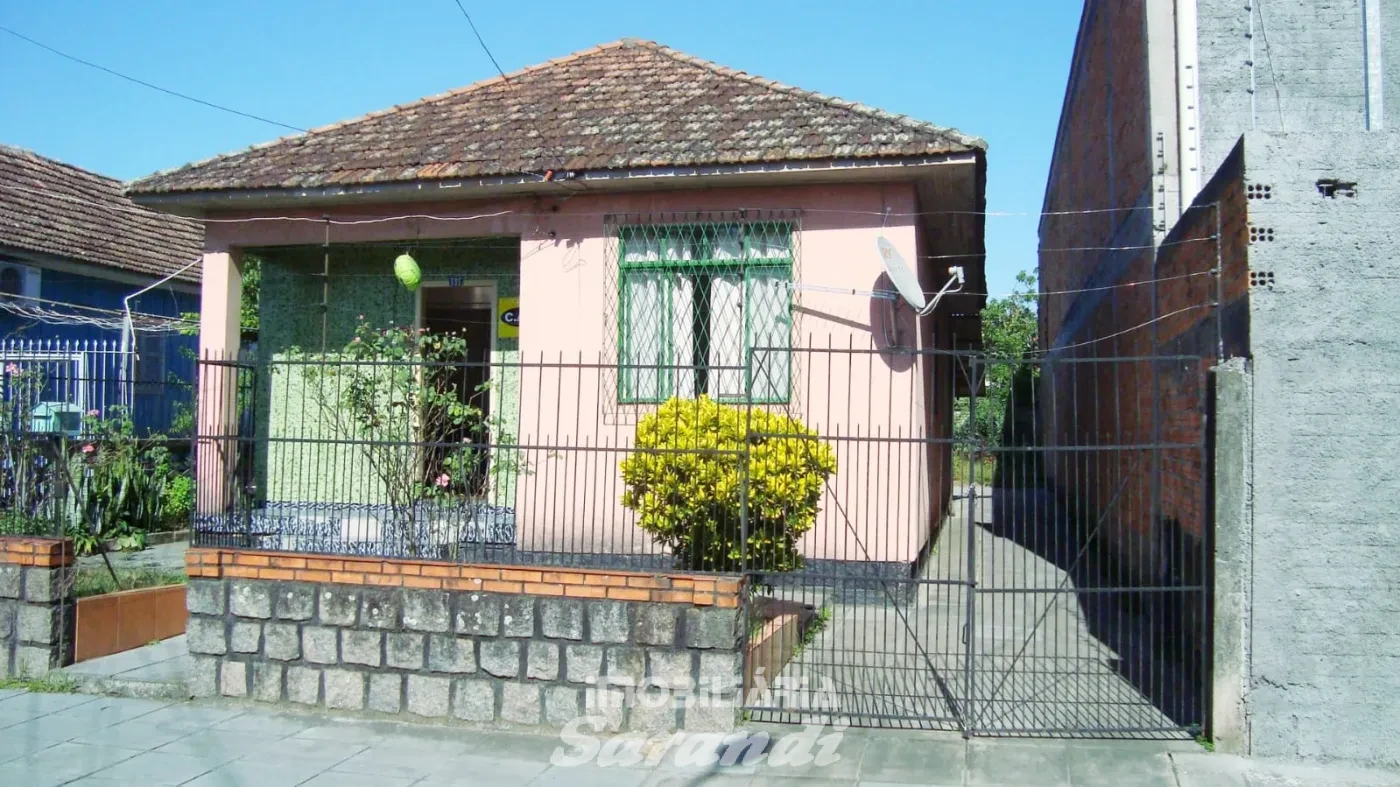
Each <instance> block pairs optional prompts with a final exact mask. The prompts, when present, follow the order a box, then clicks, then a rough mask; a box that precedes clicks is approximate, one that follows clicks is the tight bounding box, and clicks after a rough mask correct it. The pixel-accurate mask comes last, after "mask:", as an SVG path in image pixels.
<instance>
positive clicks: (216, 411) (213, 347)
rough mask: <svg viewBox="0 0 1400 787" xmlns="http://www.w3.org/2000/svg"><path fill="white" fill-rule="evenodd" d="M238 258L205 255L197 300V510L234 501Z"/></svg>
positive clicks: (218, 510)
mask: <svg viewBox="0 0 1400 787" xmlns="http://www.w3.org/2000/svg"><path fill="white" fill-rule="evenodd" d="M240 263H241V259H240V256H239V254H238V253H237V252H236V251H234V250H231V249H230V250H225V251H210V252H205V254H204V269H203V276H202V277H201V280H200V295H199V298H200V303H199V366H198V369H199V387H198V390H197V396H198V399H197V402H198V418H197V420H196V428H197V430H198V431H197V432H196V440H195V470H196V484H197V487H196V491H197V495H196V497H197V501H196V502H197V505H196V510H197V511H198V512H199V513H201V514H216V513H221V512H223V511H227V510H228V508H229V506H230V504H231V503H233V501H234V500H235V499H236V498H235V495H234V492H235V489H236V486H235V485H236V483H237V479H235V478H234V468H235V460H236V457H237V452H238V443H237V437H238V388H237V384H238V369H237V368H236V367H234V366H232V365H231V364H232V363H233V362H234V361H237V360H238V346H239V338H240V330H239V327H240V326H239V323H240V320H239V314H240V311H241V309H242V307H243V278H242V273H241V271H240V270H239V268H240Z"/></svg>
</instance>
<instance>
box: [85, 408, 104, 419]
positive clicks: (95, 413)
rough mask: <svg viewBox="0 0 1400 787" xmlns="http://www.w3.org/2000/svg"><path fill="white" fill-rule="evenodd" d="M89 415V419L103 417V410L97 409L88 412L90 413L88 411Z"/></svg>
mask: <svg viewBox="0 0 1400 787" xmlns="http://www.w3.org/2000/svg"><path fill="white" fill-rule="evenodd" d="M87 414H88V417H89V418H96V417H98V416H100V415H102V411H101V410H95V409H94V410H88V411H87Z"/></svg>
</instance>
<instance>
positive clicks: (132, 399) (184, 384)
mask: <svg viewBox="0 0 1400 787" xmlns="http://www.w3.org/2000/svg"><path fill="white" fill-rule="evenodd" d="M136 358H137V356H136V354H134V353H131V352H125V351H123V350H122V349H121V348H120V347H119V346H118V345H117V343H115V342H96V341H82V342H68V341H28V340H10V341H6V342H3V343H0V534H10V535H15V534H19V535H60V534H63V533H65V532H79V533H84V532H89V531H91V532H93V533H94V535H102V533H101V531H102V530H103V528H104V525H103V523H104V522H107V521H108V520H117V519H121V520H123V521H126V522H127V526H128V527H130V528H136V529H147V528H154V527H157V526H159V525H160V523H158V522H157V521H156V520H158V519H160V516H159V513H158V510H157V509H158V508H159V502H158V501H157V502H155V503H152V504H151V505H149V506H144V508H143V505H144V503H145V502H150V501H138V500H136V499H135V498H136V495H135V493H132V495H130V496H127V497H124V498H123V501H126V502H114V499H115V498H117V497H121V495H120V494H119V492H120V491H121V490H130V489H133V488H135V487H133V486H131V485H126V486H121V487H119V488H118V489H117V490H116V491H111V492H110V494H109V492H108V491H104V490H102V489H99V488H98V487H100V486H102V485H103V484H105V483H106V482H107V481H108V480H113V478H114V477H112V478H109V475H110V473H112V472H117V471H118V468H117V465H118V464H119V463H122V462H126V460H127V459H128V458H130V460H131V461H130V462H126V464H124V465H122V468H120V471H121V472H122V473H124V474H125V475H126V476H129V477H132V478H135V479H136V481H137V486H140V485H141V484H140V482H141V481H152V482H161V481H163V480H165V479H166V478H168V477H174V476H175V475H179V474H181V473H182V469H181V468H182V467H183V466H184V464H185V463H186V459H187V456H188V454H189V450H190V444H191V438H192V437H193V431H194V406H193V401H194V385H193V381H192V380H188V379H186V380H180V379H177V378H170V377H167V378H164V379H162V378H160V377H158V376H155V375H154V374H153V373H152V372H151V371H150V370H149V368H141V367H140V366H139V365H138V364H137V362H136ZM161 369H162V370H164V369H165V367H164V365H163V364H162V366H161ZM157 464H159V465H160V467H159V472H157V468H156V467H155V465H157ZM109 471H110V472H109ZM116 480H120V479H116ZM128 480H130V479H128ZM147 486H149V485H147ZM143 488H144V487H143ZM162 488H163V487H160V485H159V483H156V484H155V488H153V489H151V490H150V495H148V497H153V498H154V497H159V495H160V490H161V489H162ZM128 505H129V506H131V507H126V506H128ZM119 508H120V509H121V511H118V509H119ZM138 509H140V510H146V509H149V510H150V511H151V513H150V515H149V516H145V515H139V514H138V513H137V512H138ZM147 520H149V521H147ZM109 524H110V523H109Z"/></svg>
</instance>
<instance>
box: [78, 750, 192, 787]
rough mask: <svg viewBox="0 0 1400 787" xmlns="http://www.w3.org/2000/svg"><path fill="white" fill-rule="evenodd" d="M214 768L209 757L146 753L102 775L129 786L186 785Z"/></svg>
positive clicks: (125, 761)
mask: <svg viewBox="0 0 1400 787" xmlns="http://www.w3.org/2000/svg"><path fill="white" fill-rule="evenodd" d="M213 767H214V766H211V765H210V762H209V759H208V758H206V757H201V756H197V755H193V754H168V753H165V752H158V751H146V752H141V753H140V754H137V755H136V756H135V757H132V758H131V759H129V760H123V761H121V762H119V763H117V764H116V765H113V766H112V767H110V768H107V769H105V770H103V771H102V774H101V775H102V777H103V778H106V779H115V780H117V781H124V782H126V783H127V784H184V783H185V782H187V781H189V780H191V779H193V778H195V777H197V776H203V775H204V774H206V773H208V772H209V771H211V770H213Z"/></svg>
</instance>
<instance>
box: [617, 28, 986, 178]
mask: <svg viewBox="0 0 1400 787" xmlns="http://www.w3.org/2000/svg"><path fill="white" fill-rule="evenodd" d="M622 41H623V42H626V43H630V44H638V45H641V46H645V47H647V48H648V49H651V50H653V51H656V52H658V53H660V54H663V55H666V56H667V57H670V58H672V59H674V60H677V61H679V62H682V63H687V64H689V65H692V66H696V67H698V68H703V69H705V70H707V71H711V72H713V73H715V74H719V75H720V76H725V77H729V78H731V79H736V80H738V81H740V82H747V83H749V84H753V85H758V86H760V87H764V88H767V89H769V90H773V91H776V92H779V93H786V94H787V95H790V96H794V97H796V98H802V99H807V100H809V101H816V102H818V103H821V104H825V105H827V106H830V107H835V108H837V109H843V110H846V111H848V112H855V113H857V114H861V115H865V116H867V117H874V118H878V119H880V120H888V121H893V122H896V123H900V124H902V125H906V126H910V127H913V128H916V129H919V130H920V131H933V132H937V133H939V134H947V135H948V136H950V137H953V138H954V139H955V140H956V141H957V142H958V143H959V144H962V145H966V146H968V147H976V148H981V149H983V150H985V149H986V148H987V141H986V140H984V139H982V138H981V137H974V136H972V135H969V134H964V133H963V132H961V131H959V130H957V129H955V128H952V127H950V126H939V125H936V124H934V123H930V122H928V121H926V120H919V119H918V118H914V117H910V116H909V115H904V114H900V113H896V112H887V111H885V110H883V109H880V108H878V107H872V106H870V105H868V104H862V103H860V102H858V101H850V100H847V99H843V98H840V97H838V96H829V95H827V94H825V93H818V92H817V91H815V90H805V89H803V88H800V87H796V86H795V85H789V84H787V83H785V82H779V81H777V80H776V79H768V78H766V77H761V76H759V75H757V74H750V73H748V72H747V71H740V70H739V69H736V68H730V67H729V66H726V65H722V64H720V63H716V62H714V61H713V60H706V59H705V58H703V57H696V56H695V55H691V54H687V53H685V52H681V51H680V50H677V49H672V48H671V47H669V46H666V45H665V44H660V43H657V42H655V41H648V40H645V39H638V38H632V39H628V38H624V39H622Z"/></svg>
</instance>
